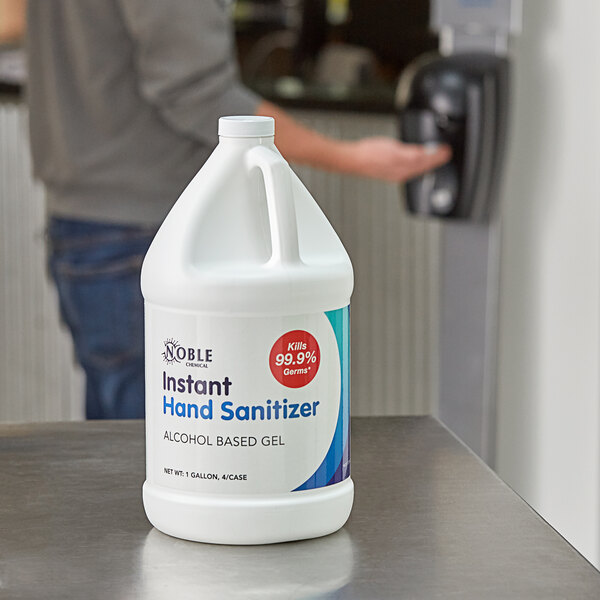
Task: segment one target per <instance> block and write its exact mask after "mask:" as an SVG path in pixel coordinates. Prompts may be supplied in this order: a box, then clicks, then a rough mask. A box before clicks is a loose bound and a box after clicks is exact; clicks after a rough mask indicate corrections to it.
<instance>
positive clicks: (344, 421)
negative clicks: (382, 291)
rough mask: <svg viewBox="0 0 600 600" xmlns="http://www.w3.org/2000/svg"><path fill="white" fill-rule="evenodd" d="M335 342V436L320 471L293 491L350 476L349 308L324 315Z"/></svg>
mask: <svg viewBox="0 0 600 600" xmlns="http://www.w3.org/2000/svg"><path fill="white" fill-rule="evenodd" d="M325 314H326V315H327V318H328V319H329V322H330V323H331V327H332V328H333V332H334V334H335V339H336V341H337V346H338V352H339V355H340V369H341V378H342V385H341V391H340V408H339V412H338V419H337V424H336V427H335V433H334V434H333V439H332V440H331V445H330V446H329V450H328V451H327V454H326V455H325V458H324V459H323V462H322V463H321V464H320V465H319V468H318V469H317V470H316V471H315V472H314V473H313V474H312V475H311V476H310V477H309V478H308V479H307V480H306V481H305V482H304V483H303V484H302V485H300V486H298V487H297V488H296V489H295V490H293V491H294V492H298V491H301V490H312V489H314V488H319V487H325V486H327V485H332V484H334V483H339V482H340V481H343V480H344V479H346V478H348V477H350V307H349V306H346V307H345V308H339V309H337V310H331V311H329V312H326V313H325Z"/></svg>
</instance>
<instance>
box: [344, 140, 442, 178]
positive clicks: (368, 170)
mask: <svg viewBox="0 0 600 600" xmlns="http://www.w3.org/2000/svg"><path fill="white" fill-rule="evenodd" d="M451 155H452V153H451V151H450V147H449V146H445V145H437V146H434V147H428V146H423V145H420V144H405V143H403V142H399V141H398V140H395V139H393V138H389V137H371V138H364V139H361V140H358V141H355V142H341V147H340V152H339V170H340V171H344V172H346V173H352V174H354V175H362V176H365V177H373V178H375V179H383V180H385V181H392V182H396V183H399V182H403V181H407V180H408V179H412V178H413V177H416V176H418V175H421V174H423V173H425V172H427V171H430V170H432V169H435V168H436V167H439V166H441V165H443V164H444V163H446V162H448V161H449V160H450V157H451Z"/></svg>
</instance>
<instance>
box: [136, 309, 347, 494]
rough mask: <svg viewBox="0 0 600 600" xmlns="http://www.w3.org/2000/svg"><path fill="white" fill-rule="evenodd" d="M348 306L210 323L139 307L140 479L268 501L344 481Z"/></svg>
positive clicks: (208, 318)
mask: <svg viewBox="0 0 600 600" xmlns="http://www.w3.org/2000/svg"><path fill="white" fill-rule="evenodd" d="M349 355H350V330H349V307H348V306H347V307H345V308H341V309H338V310H333V311H329V312H325V313H317V314H309V315H294V316H281V317H215V316H207V315H198V314H194V313H189V312H184V311H176V310H168V309H165V308H162V307H158V306H155V305H152V304H150V303H148V302H147V303H146V449H147V450H146V453H147V478H148V481H149V482H150V483H153V484H156V485H161V486H164V487H168V488H173V489H178V490H185V491H190V492H202V493H219V494H270V493H283V492H296V491H302V490H310V489H313V488H319V487H325V486H328V485H332V484H334V483H339V482H340V481H343V480H344V479H346V478H347V477H349V476H350V439H349V436H350V371H349V366H350V365H349Z"/></svg>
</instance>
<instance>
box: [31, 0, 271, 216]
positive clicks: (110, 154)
mask: <svg viewBox="0 0 600 600" xmlns="http://www.w3.org/2000/svg"><path fill="white" fill-rule="evenodd" d="M228 4H229V3H228V2H227V1H226V0H29V3H28V50H29V51H28V55H29V84H28V99H29V106H30V137H31V146H32V154H33V163H34V174H35V175H36V176H37V177H39V178H40V179H42V181H43V182H44V183H45V185H46V189H47V195H48V211H49V214H50V215H52V216H60V217H65V218H73V219H84V220H92V221H104V222H116V223H129V224H139V225H156V224H158V223H160V222H161V221H162V219H163V218H164V217H165V215H166V214H167V212H168V211H169V209H170V207H171V205H172V204H173V202H174V201H175V200H176V199H177V197H178V196H179V194H180V193H181V191H182V190H183V189H184V187H185V186H186V185H187V183H188V182H189V181H190V179H191V178H192V177H193V176H194V175H195V173H196V172H197V171H198V170H199V169H200V167H201V166H202V164H203V163H204V161H205V160H206V158H207V157H208V155H209V154H210V153H211V152H212V150H213V148H214V146H215V144H216V143H217V120H218V117H219V116H222V115H232V114H254V112H255V110H256V106H257V104H258V102H259V98H258V97H257V96H255V95H254V94H252V93H251V92H250V91H248V90H247V89H246V88H244V87H243V86H242V85H241V83H240V82H239V80H238V74H237V67H236V62H235V58H234V51H233V36H232V29H231V23H230V18H229V10H228Z"/></svg>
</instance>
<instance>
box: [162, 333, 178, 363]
mask: <svg viewBox="0 0 600 600" xmlns="http://www.w3.org/2000/svg"><path fill="white" fill-rule="evenodd" d="M180 347H181V346H180V345H179V342H178V341H177V340H174V339H172V338H170V339H168V340H165V349H164V351H163V353H162V357H163V360H164V361H165V362H166V363H167V364H168V365H172V364H173V363H176V362H179V361H180V360H181V359H180V358H179V357H178V356H177V349H178V348H180Z"/></svg>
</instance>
